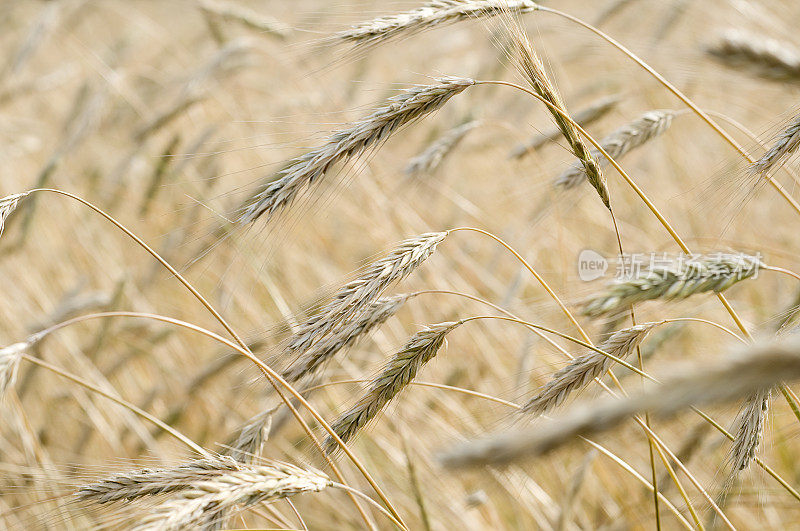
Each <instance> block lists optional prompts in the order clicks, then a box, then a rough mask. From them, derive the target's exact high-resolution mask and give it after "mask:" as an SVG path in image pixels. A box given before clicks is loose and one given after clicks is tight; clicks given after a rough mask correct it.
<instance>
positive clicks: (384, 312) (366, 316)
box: [283, 295, 408, 383]
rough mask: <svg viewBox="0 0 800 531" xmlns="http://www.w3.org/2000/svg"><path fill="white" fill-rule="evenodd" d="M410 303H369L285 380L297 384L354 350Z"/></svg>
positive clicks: (386, 299)
mask: <svg viewBox="0 0 800 531" xmlns="http://www.w3.org/2000/svg"><path fill="white" fill-rule="evenodd" d="M406 300H408V295H395V296H392V297H381V298H380V299H377V300H376V301H374V302H371V303H369V304H368V305H367V306H366V307H365V308H364V309H363V310H361V311H360V312H359V313H357V314H356V315H355V317H353V318H352V319H350V320H348V321H346V322H344V323H342V324H341V326H339V327H338V328H336V329H335V330H334V331H333V332H332V333H331V334H329V335H326V336H324V337H323V338H322V339H320V340H319V341H317V342H316V343H315V344H314V345H313V346H312V347H311V348H310V349H309V350H306V351H304V352H302V353H301V354H300V356H299V357H298V358H297V359H296V360H295V361H294V362H293V363H292V364H291V365H290V366H289V367H288V368H287V369H286V370H285V371H284V372H283V378H284V379H285V380H286V381H287V382H289V383H294V382H297V381H298V380H300V379H301V378H303V377H305V376H307V375H311V374H313V373H314V372H315V371H316V370H317V369H319V368H320V367H321V366H322V365H323V364H324V363H326V362H327V361H329V360H331V359H332V358H333V357H334V356H335V355H336V354H337V353H338V352H339V351H341V350H344V349H347V348H350V347H351V346H352V345H354V344H355V343H356V342H357V341H358V340H359V339H360V338H361V337H363V336H364V335H366V334H369V333H370V331H372V330H373V329H374V328H376V327H378V326H380V325H382V324H383V323H385V322H386V321H387V320H389V318H391V317H392V316H393V315H394V314H395V313H397V311H398V310H399V309H400V308H401V307H402V306H403V304H405V302H406Z"/></svg>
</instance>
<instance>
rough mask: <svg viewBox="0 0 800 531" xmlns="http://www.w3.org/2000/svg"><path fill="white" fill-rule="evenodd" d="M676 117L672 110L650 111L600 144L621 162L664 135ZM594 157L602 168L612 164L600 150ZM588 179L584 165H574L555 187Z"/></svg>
mask: <svg viewBox="0 0 800 531" xmlns="http://www.w3.org/2000/svg"><path fill="white" fill-rule="evenodd" d="M674 116H675V111H671V110H654V111H648V112H646V113H644V114H643V115H642V116H640V117H639V118H637V119H636V120H634V121H632V122H631V123H629V124H625V125H624V126H622V127H620V128H619V129H617V130H616V131H614V132H613V133H611V134H610V135H608V136H607V137H605V138H604V139H603V140H602V141H601V142H600V144H601V145H602V146H603V149H604V150H605V151H606V153H608V154H609V155H610V156H611V158H613V159H614V160H619V159H620V158H621V157H623V156H624V155H625V154H627V153H628V152H630V151H632V150H634V149H636V148H638V147H641V146H643V145H644V144H646V143H647V142H648V141H650V140H652V139H653V138H655V137H657V136H659V135H661V134H663V133H664V131H666V130H667V129H669V126H670V125H671V124H672V118H673V117H674ZM592 155H593V156H594V157H595V158H597V160H598V162H599V163H600V165H601V166H603V167H606V166H608V165H609V164H610V161H609V160H608V159H607V158H606V157H605V156H603V155H602V154H601V153H600V152H599V151H598V150H596V149H593V150H592ZM586 177H587V176H586V169H585V168H584V167H583V165H579V164H574V165H573V166H572V167H571V168H569V169H568V170H566V171H565V172H564V173H562V174H561V175H560V176H559V177H558V178H557V179H556V181H555V185H556V186H558V187H561V188H574V187H576V186H578V185H580V184H581V183H582V182H583V181H585V180H586Z"/></svg>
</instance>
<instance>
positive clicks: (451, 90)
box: [238, 77, 475, 224]
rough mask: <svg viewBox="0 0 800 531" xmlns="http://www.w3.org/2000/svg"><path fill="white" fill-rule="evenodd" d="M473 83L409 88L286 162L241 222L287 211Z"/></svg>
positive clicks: (442, 81) (457, 80)
mask: <svg viewBox="0 0 800 531" xmlns="http://www.w3.org/2000/svg"><path fill="white" fill-rule="evenodd" d="M474 84H475V80H473V79H469V78H463V77H441V78H438V79H437V80H436V83H435V84H433V85H419V86H416V87H412V88H408V89H405V90H404V91H403V92H402V93H400V94H399V95H397V96H393V97H392V98H389V101H388V103H387V104H386V105H384V106H383V107H380V108H378V109H377V110H376V111H375V112H373V113H372V114H370V115H369V116H367V117H366V118H364V119H361V120H359V121H357V122H353V123H351V124H349V126H348V127H346V128H345V129H342V130H340V131H338V132H336V133H334V134H333V135H332V136H331V137H330V138H329V139H328V140H327V141H326V142H325V143H324V144H323V145H321V146H320V147H317V148H315V149H312V150H310V151H308V152H306V153H305V154H303V155H300V156H299V157H296V158H294V159H292V160H291V161H289V162H288V164H287V165H286V166H285V167H284V169H282V170H281V171H280V172H278V174H277V175H276V176H273V177H271V178H269V179H267V180H266V182H264V183H263V184H262V185H261V187H260V189H259V190H258V191H257V192H256V193H255V194H254V196H253V197H252V198H251V199H249V200H248V202H247V204H246V205H245V206H244V207H243V211H242V214H241V216H240V217H239V220H238V222H239V223H240V224H247V223H252V222H253V221H255V220H257V219H258V218H260V217H261V216H263V215H266V216H268V217H270V216H272V215H274V214H275V213H276V212H278V211H280V210H283V209H285V208H286V207H288V206H289V205H290V204H291V203H292V202H293V201H294V200H295V199H296V198H297V197H298V195H299V194H300V193H301V192H302V191H303V190H304V189H305V188H307V187H310V186H311V185H313V184H316V183H318V182H319V181H320V180H321V179H322V178H323V177H324V176H325V175H326V174H327V173H328V172H329V171H330V170H331V168H332V167H333V166H334V165H335V164H337V163H340V162H345V161H347V160H350V159H352V158H354V157H357V156H359V155H361V154H362V153H364V152H365V151H367V150H368V149H370V148H373V147H375V146H377V145H379V144H380V143H381V142H383V141H385V140H386V139H387V138H389V136H391V135H392V134H393V133H394V132H396V131H397V130H398V129H400V128H401V127H403V126H404V125H407V124H409V123H411V122H413V121H415V120H418V119H420V118H422V117H423V116H426V115H428V114H430V113H432V112H434V111H436V110H438V109H440V108H441V107H442V106H443V105H444V104H445V103H447V102H448V101H449V100H450V98H452V97H453V96H455V95H457V94H460V93H461V92H463V91H464V90H465V89H467V88H468V87H471V86H472V85H474Z"/></svg>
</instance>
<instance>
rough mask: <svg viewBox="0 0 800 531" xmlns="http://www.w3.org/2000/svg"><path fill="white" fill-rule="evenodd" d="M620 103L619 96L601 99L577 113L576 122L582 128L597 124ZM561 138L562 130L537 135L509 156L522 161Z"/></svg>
mask: <svg viewBox="0 0 800 531" xmlns="http://www.w3.org/2000/svg"><path fill="white" fill-rule="evenodd" d="M620 101H622V98H621V97H620V96H618V95H615V96H608V97H605V98H601V99H599V100H597V101H596V102H594V103H592V104H591V105H590V106H588V107H586V108H585V109H581V110H580V111H578V112H576V113H575V116H574V120H575V121H576V122H578V124H580V126H581V127H586V126H587V125H590V124H592V123H594V122H596V121H597V120H599V119H600V118H602V117H603V116H605V115H606V114H608V113H609V112H611V111H612V110H613V109H614V107H616V106H617V104H619V102H620ZM560 136H561V130H560V129H558V128H555V129H553V130H551V131H547V132H545V133H542V134H540V135H536V136H535V137H533V138H531V139H530V140H529V141H527V142H525V143H522V144H518V145H516V146H514V149H512V150H511V152H510V153H509V154H508V157H509V158H511V159H521V158H523V157H524V156H526V155H528V154H530V153H532V152H534V151H536V150H537V149H539V148H540V147H542V146H544V145H545V144H547V143H548V142H554V141H556V140H558V138H559V137H560Z"/></svg>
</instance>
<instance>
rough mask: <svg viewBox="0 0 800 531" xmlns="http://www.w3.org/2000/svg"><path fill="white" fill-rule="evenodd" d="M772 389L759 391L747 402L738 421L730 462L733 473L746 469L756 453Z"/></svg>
mask: <svg viewBox="0 0 800 531" xmlns="http://www.w3.org/2000/svg"><path fill="white" fill-rule="evenodd" d="M770 394H771V391H770V390H769V389H766V390H762V391H759V392H758V393H755V394H753V395H752V396H750V397H749V398H748V399H747V401H746V402H745V405H744V407H743V408H742V411H741V413H740V414H739V417H738V418H737V421H736V429H735V430H734V431H735V439H734V441H733V447H732V448H731V455H730V462H731V471H732V473H733V474H738V473H739V472H741V471H743V470H745V469H746V468H747V467H748V466H750V463H751V462H752V460H753V457H755V455H756V450H757V449H758V445H759V444H760V443H761V436H762V434H763V433H764V421H765V419H766V416H767V411H768V410H769V400H770Z"/></svg>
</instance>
